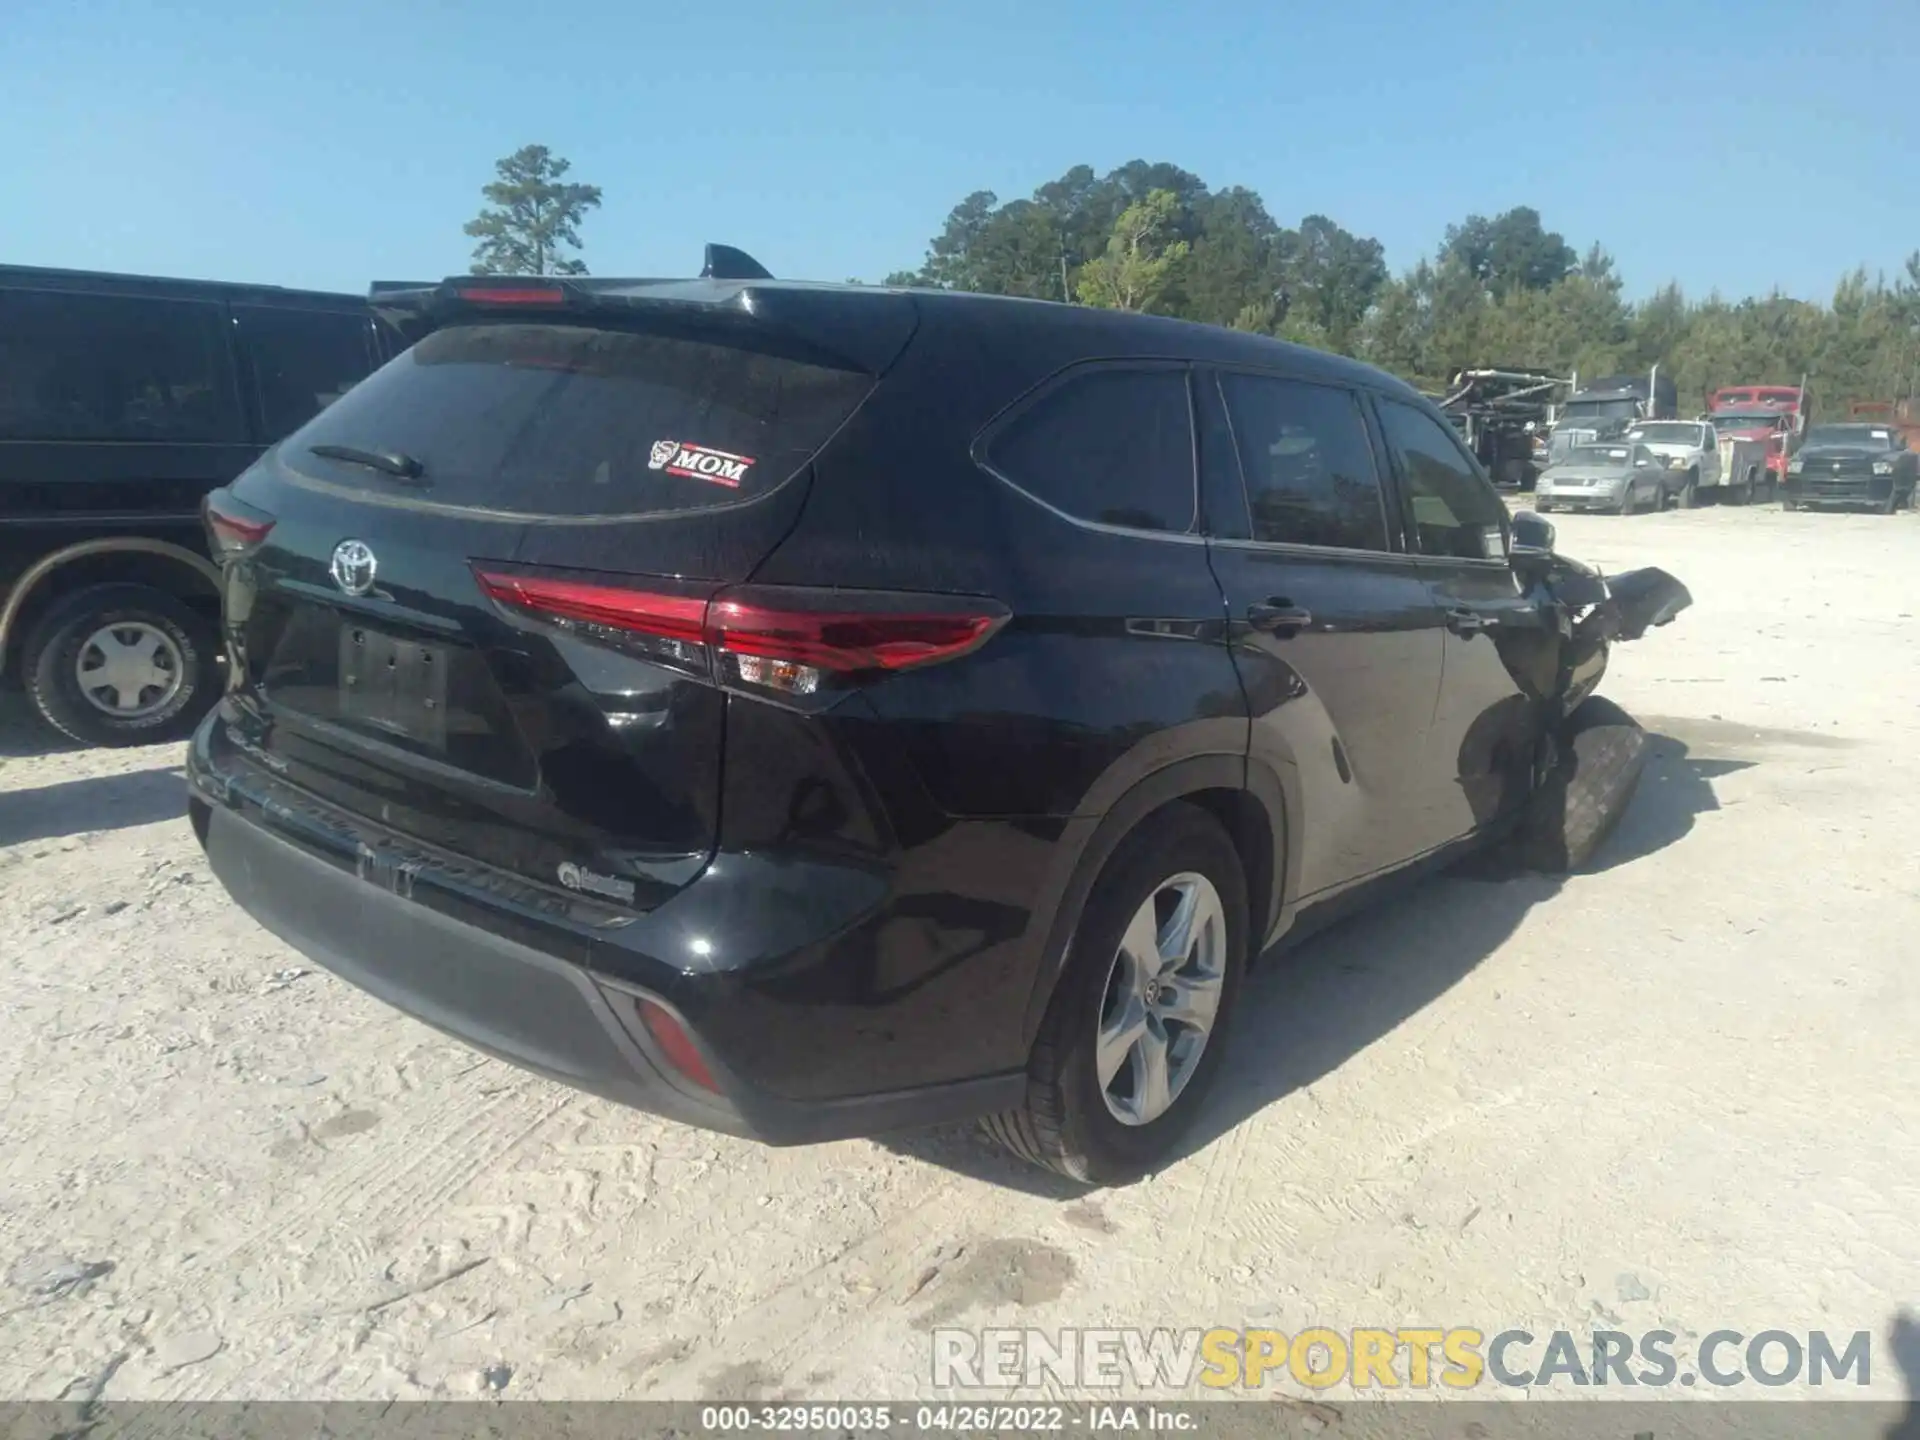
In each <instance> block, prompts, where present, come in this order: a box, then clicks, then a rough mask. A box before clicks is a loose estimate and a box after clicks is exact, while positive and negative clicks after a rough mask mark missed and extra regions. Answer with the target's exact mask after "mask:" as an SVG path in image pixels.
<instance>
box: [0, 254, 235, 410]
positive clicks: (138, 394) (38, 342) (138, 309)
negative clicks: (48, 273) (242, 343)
mask: <svg viewBox="0 0 1920 1440" xmlns="http://www.w3.org/2000/svg"><path fill="white" fill-rule="evenodd" d="M224 330H225V317H224V316H223V315H222V313H221V310H220V307H219V306H217V305H209V304H206V303H205V302H202V301H194V300H159V299H151V298H148V297H145V296H139V297H122V296H115V295H81V294H68V293H62V292H57V291H51V290H0V439H6V440H90V441H147V442H153V443H173V444H197V443H219V442H232V441H237V440H244V439H246V427H245V425H244V423H243V421H242V418H241V415H240V412H239V406H238V403H237V401H236V398H235V394H234V389H233V380H232V371H231V366H230V365H229V363H228V360H227V351H226V340H225V334H224Z"/></svg>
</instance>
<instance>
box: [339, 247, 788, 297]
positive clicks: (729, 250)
mask: <svg viewBox="0 0 1920 1440" xmlns="http://www.w3.org/2000/svg"><path fill="white" fill-rule="evenodd" d="M494 278H495V277H492V276H483V275H461V276H453V277H450V278H448V279H445V280H376V281H374V282H373V283H372V284H371V285H369V286H368V287H367V299H368V301H369V302H371V303H372V304H373V305H375V306H378V305H380V304H381V302H382V301H385V302H388V303H393V302H395V301H398V302H400V303H401V304H403V305H404V304H406V303H407V302H409V301H411V302H412V303H413V304H418V303H420V302H421V301H422V300H424V299H426V298H427V297H429V296H436V295H438V296H445V295H449V294H452V293H453V292H454V290H455V289H465V288H472V287H475V286H480V287H485V286H486V284H487V281H488V280H490V279H494ZM579 278H580V279H581V280H584V281H585V282H586V283H585V285H580V284H577V283H574V284H570V283H568V282H569V277H567V276H554V275H549V276H511V277H499V279H500V282H501V284H502V285H503V286H507V287H510V288H512V289H515V290H526V289H532V288H539V287H543V286H547V287H553V288H555V289H561V288H564V289H565V290H566V291H567V292H568V294H569V295H570V296H573V297H578V296H579V295H581V294H583V293H587V292H590V291H591V290H593V289H596V288H605V287H610V286H621V285H658V284H662V283H666V282H663V281H661V280H627V279H601V278H599V277H587V276H582V277H579ZM700 278H701V279H702V280H771V279H773V274H772V272H771V271H769V270H768V269H767V267H766V266H764V265H762V264H761V263H760V262H759V261H758V260H756V259H754V258H753V257H752V256H751V255H749V254H747V252H746V251H744V250H741V249H738V248H737V247H735V246H732V245H719V244H710V245H708V246H707V248H706V254H705V256H704V258H703V262H702V264H701V267H700Z"/></svg>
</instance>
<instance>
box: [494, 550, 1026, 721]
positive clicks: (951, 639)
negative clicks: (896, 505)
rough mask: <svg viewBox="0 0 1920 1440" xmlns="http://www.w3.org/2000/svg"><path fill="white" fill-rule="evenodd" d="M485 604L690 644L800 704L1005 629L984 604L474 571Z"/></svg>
mask: <svg viewBox="0 0 1920 1440" xmlns="http://www.w3.org/2000/svg"><path fill="white" fill-rule="evenodd" d="M475 575H476V578H477V579H478V580H479V583H480V587H481V589H483V590H484V591H485V592H486V593H487V594H488V595H489V596H491V597H492V598H493V599H494V600H496V601H498V602H500V603H501V604H503V605H510V606H513V607H515V608H517V609H521V610H525V611H528V612H530V613H533V614H535V615H540V616H543V617H545V618H547V619H552V620H560V621H564V622H573V623H575V624H583V625H589V626H603V627H608V628H611V629H614V630H619V631H624V632H627V633H629V634H635V635H641V636H647V637H653V638H655V639H658V640H662V641H666V642H671V643H672V644H673V645H674V647H675V651H676V658H679V659H682V660H687V659H691V658H693V657H692V656H691V655H690V654H687V653H685V652H686V651H687V649H688V647H691V646H695V645H697V646H699V647H700V649H701V652H702V654H703V655H704V656H705V657H707V658H709V659H710V660H711V661H712V662H714V663H715V664H716V665H717V668H718V671H719V678H720V679H721V680H723V681H726V682H738V683H739V684H742V685H745V686H748V687H750V688H753V689H757V690H771V691H775V692H778V693H781V694H786V695H796V696H807V695H812V694H815V693H816V692H818V691H820V690H821V689H823V688H826V687H828V686H830V685H832V684H835V683H844V682H845V681H847V680H848V679H849V678H850V677H855V676H859V675H863V674H873V673H876V672H879V673H884V672H888V671H898V670H907V669H912V668H915V667H917V666H921V665H930V664H935V663H937V662H939V661H942V660H953V659H957V658H959V657H960V656H962V655H966V654H969V653H971V652H972V651H974V650H977V649H979V648H980V647H981V646H982V645H984V644H986V642H987V641H988V640H989V639H991V638H992V637H993V635H994V633H995V632H996V631H998V630H999V629H1000V627H1001V626H1002V625H1004V624H1005V623H1006V622H1007V619H1008V611H1007V609H1006V607H1004V606H1002V605H999V604H996V603H995V602H993V601H990V600H980V599H975V598H972V597H960V596H945V595H900V594H894V593H892V592H877V591H863V590H808V589H797V588H783V587H778V586H748V587H741V588H738V589H734V590H728V591H723V592H721V593H720V594H719V595H717V596H714V597H712V598H711V599H707V598H704V597H701V596H696V595H686V594H678V595H676V594H669V593H661V592H660V591H657V590H652V589H636V588H630V587H627V586H624V585H620V586H616V585H604V584H599V583H586V582H581V581H575V580H565V579H555V578H553V577H550V576H544V575H520V574H514V573H511V572H507V571H499V570H492V569H479V568H477V567H476V569H475Z"/></svg>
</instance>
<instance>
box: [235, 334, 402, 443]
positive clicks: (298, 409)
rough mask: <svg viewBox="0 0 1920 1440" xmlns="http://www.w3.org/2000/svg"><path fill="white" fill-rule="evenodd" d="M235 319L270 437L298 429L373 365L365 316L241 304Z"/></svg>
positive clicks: (265, 432)
mask: <svg viewBox="0 0 1920 1440" xmlns="http://www.w3.org/2000/svg"><path fill="white" fill-rule="evenodd" d="M233 318H234V319H235V320H236V321H238V322H239V323H238V325H237V327H236V328H237V330H238V332H239V335H240V348H241V350H242V352H243V353H244V354H245V355H246V357H247V364H248V367H249V368H250V369H251V370H252V372H253V383H254V390H255V392H256V393H257V395H258V398H259V407H260V414H259V417H258V418H259V423H260V434H261V436H262V438H263V439H266V440H268V441H274V440H278V439H279V438H280V437H281V436H282V435H290V434H292V433H293V432H294V431H295V430H298V429H299V428H300V427H301V426H302V425H304V424H306V423H307V421H309V420H311V419H312V418H313V417H314V416H315V415H318V414H319V413H320V412H321V411H322V410H324V409H326V408H327V406H329V405H331V404H332V403H333V402H334V401H335V400H338V399H339V398H340V397H341V396H342V395H344V394H346V393H347V391H348V390H349V389H351V388H352V387H353V386H354V385H356V384H358V383H359V382H360V381H362V380H364V379H366V378H367V372H368V371H369V370H371V369H372V368H373V364H372V357H371V354H370V352H369V350H368V346H367V341H368V338H369V334H370V330H371V325H370V322H369V319H368V317H367V316H365V315H353V314H342V313H340V312H337V311H327V310H269V309H262V308H260V307H257V306H239V305H236V306H235V307H234V310H233Z"/></svg>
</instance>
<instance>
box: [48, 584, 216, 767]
mask: <svg viewBox="0 0 1920 1440" xmlns="http://www.w3.org/2000/svg"><path fill="white" fill-rule="evenodd" d="M219 649H220V638H219V632H218V630H217V629H216V628H215V626H214V624H213V622H212V621H210V620H209V619H207V618H206V617H205V616H203V615H201V614H199V613H198V612H197V611H195V610H193V609H192V608H191V607H189V606H187V605H186V604H184V603H182V602H181V601H180V600H178V599H176V598H175V597H174V596H172V595H169V594H168V593H167V592H166V591H164V590H155V589H152V588H151V587H149V586H146V585H97V586H94V587H93V588H91V589H87V590H79V591H76V592H74V593H73V594H71V595H69V596H67V597H65V598H64V599H62V600H61V601H59V602H58V603H57V604H55V605H54V606H53V608H52V609H50V610H48V611H47V613H46V614H45V615H44V616H42V617H41V619H40V621H39V623H38V624H36V625H35V626H34V627H33V631H32V633H31V634H29V635H28V636H27V641H26V645H25V647H24V648H23V651H22V656H21V659H22V664H21V673H22V675H23V676H24V678H25V680H26V686H27V695H28V698H29V699H31V700H32V702H33V706H34V709H36V710H38V711H39V712H40V716H41V718H42V719H44V720H45V721H46V722H47V723H48V724H49V725H51V726H53V728H54V729H56V730H58V731H59V732H60V733H61V734H63V735H65V736H67V737H68V738H70V739H73V740H78V741H79V742H80V743H81V744H83V745H115V746H117V745H154V744H159V743H162V742H165V741H170V740H183V739H185V738H186V737H187V736H188V735H190V734H192V733H193V728H194V726H196V725H198V724H199V723H200V719H201V717H202V716H204V715H205V714H206V713H207V711H208V710H210V709H211V708H212V707H213V704H214V702H215V701H216V700H218V699H219V698H220V662H219ZM90 681H91V682H92V683H89V682H90Z"/></svg>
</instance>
